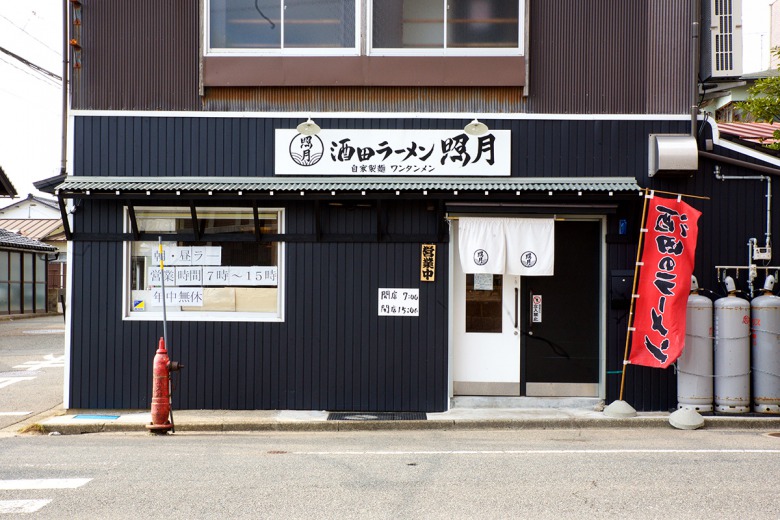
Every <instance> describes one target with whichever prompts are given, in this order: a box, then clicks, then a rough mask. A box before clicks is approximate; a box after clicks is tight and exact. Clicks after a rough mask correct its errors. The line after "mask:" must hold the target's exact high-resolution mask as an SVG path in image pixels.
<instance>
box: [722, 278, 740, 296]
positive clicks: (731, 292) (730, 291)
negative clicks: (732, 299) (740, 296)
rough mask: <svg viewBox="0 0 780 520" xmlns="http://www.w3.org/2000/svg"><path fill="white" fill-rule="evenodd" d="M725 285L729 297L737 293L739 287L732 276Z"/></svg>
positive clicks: (726, 280) (726, 279) (725, 280)
mask: <svg viewBox="0 0 780 520" xmlns="http://www.w3.org/2000/svg"><path fill="white" fill-rule="evenodd" d="M723 283H724V284H726V292H727V293H728V294H729V296H733V295H734V293H735V292H737V285H736V284H735V283H734V279H733V278H732V277H730V276H727V277H726V278H725V279H724V280H723Z"/></svg>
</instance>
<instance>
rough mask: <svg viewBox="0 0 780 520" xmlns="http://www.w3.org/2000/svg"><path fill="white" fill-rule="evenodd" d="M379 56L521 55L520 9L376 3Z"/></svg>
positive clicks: (498, 1)
mask: <svg viewBox="0 0 780 520" xmlns="http://www.w3.org/2000/svg"><path fill="white" fill-rule="evenodd" d="M372 1H373V4H372V29H373V33H372V39H371V46H372V52H373V53H374V54H511V53H515V54H519V53H520V42H521V39H520V34H521V32H520V23H521V21H522V19H521V17H520V4H519V2H516V1H507V0H372Z"/></svg>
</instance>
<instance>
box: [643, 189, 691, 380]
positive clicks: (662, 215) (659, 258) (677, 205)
mask: <svg viewBox="0 0 780 520" xmlns="http://www.w3.org/2000/svg"><path fill="white" fill-rule="evenodd" d="M699 216H701V212H699V211H697V210H695V209H694V208H692V207H691V206H689V205H688V204H686V203H685V202H683V201H682V200H680V199H665V198H661V197H654V196H651V198H650V200H649V201H648V204H647V220H646V221H645V227H646V228H647V232H646V233H645V239H644V248H643V250H642V263H641V267H640V269H639V284H638V285H637V291H636V293H637V295H638V296H639V297H638V298H637V300H636V305H635V310H634V325H633V327H634V332H633V336H632V339H631V354H630V355H629V357H628V361H629V362H630V363H631V364H633V365H644V366H649V367H657V368H666V367H668V366H669V365H671V364H672V363H674V361H675V360H676V359H677V358H678V357H680V354H681V353H682V350H683V347H684V346H685V312H686V306H687V304H688V293H689V292H690V290H691V274H693V260H694V256H695V254H696V238H697V236H698V233H699V228H698V221H699Z"/></svg>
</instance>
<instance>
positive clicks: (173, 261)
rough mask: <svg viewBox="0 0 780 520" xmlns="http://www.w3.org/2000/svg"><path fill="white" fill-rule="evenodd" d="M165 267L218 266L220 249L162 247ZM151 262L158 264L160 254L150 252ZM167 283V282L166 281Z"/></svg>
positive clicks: (216, 247)
mask: <svg viewBox="0 0 780 520" xmlns="http://www.w3.org/2000/svg"><path fill="white" fill-rule="evenodd" d="M163 259H164V260H165V263H164V265H165V267H168V266H176V265H220V264H221V263H222V248H221V247H219V246H175V245H163ZM152 261H153V262H154V263H155V264H157V265H159V264H160V252H159V251H158V250H157V249H155V250H154V251H153V252H152ZM166 282H167V280H166Z"/></svg>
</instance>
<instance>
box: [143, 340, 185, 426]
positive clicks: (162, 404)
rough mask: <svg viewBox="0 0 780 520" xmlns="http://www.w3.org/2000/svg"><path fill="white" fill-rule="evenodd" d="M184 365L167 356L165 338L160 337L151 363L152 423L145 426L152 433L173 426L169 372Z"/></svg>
mask: <svg viewBox="0 0 780 520" xmlns="http://www.w3.org/2000/svg"><path fill="white" fill-rule="evenodd" d="M183 367H184V365H180V364H179V363H177V362H176V361H171V360H170V359H169V358H168V351H167V350H165V340H164V339H163V338H160V345H159V347H158V348H157V353H156V354H155V356H154V362H153V363H152V424H147V425H146V427H147V428H148V429H149V430H150V431H151V432H153V433H166V432H168V430H170V429H172V428H173V424H172V423H171V421H170V415H171V392H170V382H171V372H175V371H177V370H179V369H181V368H183Z"/></svg>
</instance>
